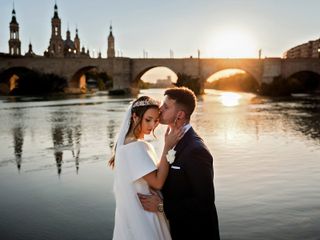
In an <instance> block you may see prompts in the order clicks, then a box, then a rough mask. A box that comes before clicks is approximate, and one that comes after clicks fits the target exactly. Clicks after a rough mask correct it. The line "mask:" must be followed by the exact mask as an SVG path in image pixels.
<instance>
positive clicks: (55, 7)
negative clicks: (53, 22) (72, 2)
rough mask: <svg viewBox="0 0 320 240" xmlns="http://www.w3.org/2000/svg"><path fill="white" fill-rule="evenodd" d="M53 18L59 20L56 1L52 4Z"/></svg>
mask: <svg viewBox="0 0 320 240" xmlns="http://www.w3.org/2000/svg"><path fill="white" fill-rule="evenodd" d="M53 18H59V15H58V5H57V1H55V3H54V15H53Z"/></svg>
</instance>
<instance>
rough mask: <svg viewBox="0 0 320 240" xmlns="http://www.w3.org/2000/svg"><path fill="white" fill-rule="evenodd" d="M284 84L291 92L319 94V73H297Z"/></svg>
mask: <svg viewBox="0 0 320 240" xmlns="http://www.w3.org/2000/svg"><path fill="white" fill-rule="evenodd" d="M286 82H287V84H288V87H289V88H290V89H291V91H292V92H314V91H317V92H318V91H319V92H320V72H319V73H318V72H314V71H297V72H295V73H293V74H292V75H290V76H288V78H287V79H286Z"/></svg>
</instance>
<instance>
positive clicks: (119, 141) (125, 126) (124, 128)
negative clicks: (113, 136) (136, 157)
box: [113, 104, 132, 153]
mask: <svg viewBox="0 0 320 240" xmlns="http://www.w3.org/2000/svg"><path fill="white" fill-rule="evenodd" d="M131 108H132V104H130V106H129V107H128V108H127V111H126V113H125V116H124V119H123V121H122V124H121V126H120V130H119V133H118V138H117V141H116V144H115V147H114V150H113V151H114V153H115V152H116V148H117V147H119V146H121V145H123V144H124V140H125V138H126V134H127V133H128V130H129V127H130V119H131Z"/></svg>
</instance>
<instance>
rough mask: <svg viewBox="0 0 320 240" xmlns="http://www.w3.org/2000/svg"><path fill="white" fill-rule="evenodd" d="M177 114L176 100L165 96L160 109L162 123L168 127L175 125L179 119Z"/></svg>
mask: <svg viewBox="0 0 320 240" xmlns="http://www.w3.org/2000/svg"><path fill="white" fill-rule="evenodd" d="M177 112H178V111H177V104H176V100H174V99H171V98H169V97H168V96H165V98H164V100H163V103H162V105H161V107H160V123H161V124H166V125H171V124H174V122H175V120H176V117H177Z"/></svg>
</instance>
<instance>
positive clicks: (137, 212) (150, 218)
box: [113, 140, 171, 240]
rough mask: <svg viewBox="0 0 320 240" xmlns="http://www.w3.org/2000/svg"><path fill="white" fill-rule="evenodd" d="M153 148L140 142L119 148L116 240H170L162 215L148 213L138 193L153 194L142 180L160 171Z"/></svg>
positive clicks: (115, 181) (117, 152)
mask: <svg viewBox="0 0 320 240" xmlns="http://www.w3.org/2000/svg"><path fill="white" fill-rule="evenodd" d="M156 159H157V157H156V153H155V150H154V148H153V146H152V145H151V144H149V143H147V142H145V141H142V140H138V141H136V142H131V143H128V144H126V145H124V144H122V145H121V144H120V145H119V146H117V149H116V155H115V168H114V194H115V199H116V211H115V227H114V232H113V239H114V240H144V239H145V240H167V239H171V236H170V232H169V228H168V224H167V220H166V218H165V216H164V214H163V213H153V212H148V211H145V210H144V209H143V208H142V205H141V203H140V201H139V198H138V196H137V193H138V192H139V193H143V194H150V191H149V187H148V184H147V182H146V181H145V180H144V179H143V178H142V177H143V176H145V175H146V174H148V173H150V172H152V171H154V170H156V169H157V167H156Z"/></svg>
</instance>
